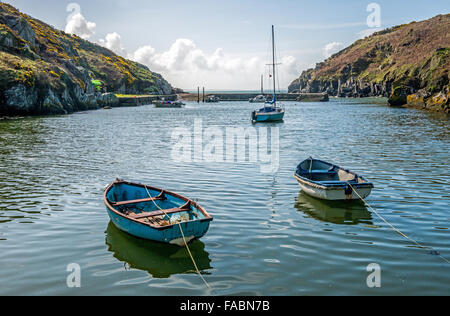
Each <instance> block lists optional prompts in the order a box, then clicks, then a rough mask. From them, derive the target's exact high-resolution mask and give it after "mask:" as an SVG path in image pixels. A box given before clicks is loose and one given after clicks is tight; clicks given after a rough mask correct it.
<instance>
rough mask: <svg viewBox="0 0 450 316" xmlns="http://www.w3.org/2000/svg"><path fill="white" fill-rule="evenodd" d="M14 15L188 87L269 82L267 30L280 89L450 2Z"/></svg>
mask: <svg viewBox="0 0 450 316" xmlns="http://www.w3.org/2000/svg"><path fill="white" fill-rule="evenodd" d="M3 2H7V3H9V4H11V5H13V6H15V7H16V8H18V9H19V10H20V11H22V12H24V13H26V14H28V15H30V16H32V17H35V18H38V19H40V20H42V21H44V22H46V23H48V24H50V25H53V26H54V27H56V28H58V29H61V30H64V31H66V32H68V33H72V34H77V35H79V36H81V37H83V38H85V39H87V40H89V41H92V42H95V43H98V44H99V45H102V46H105V47H107V48H109V49H111V50H113V51H114V52H115V53H117V54H119V55H121V56H123V57H125V58H128V59H131V60H134V61H137V62H140V63H142V64H144V65H146V66H148V67H149V68H150V69H151V70H152V71H155V72H158V73H160V74H162V75H163V76H164V78H165V79H167V80H168V81H169V82H170V83H171V84H172V85H173V86H174V87H178V88H182V89H186V90H191V89H196V87H198V86H200V87H203V86H204V87H206V89H207V90H208V89H209V90H258V89H259V88H260V80H261V79H260V78H261V75H262V74H264V78H265V79H264V82H265V85H266V86H268V85H269V78H270V75H269V68H270V67H268V66H267V64H268V63H270V62H271V25H275V39H276V47H277V54H276V56H277V63H280V65H279V66H278V68H277V69H278V70H277V72H278V81H279V82H278V87H279V88H280V89H287V86H288V85H289V83H290V82H292V81H293V80H294V79H296V78H297V77H299V75H300V74H301V72H302V71H303V70H306V69H308V68H311V67H314V66H315V64H316V63H318V62H322V61H323V60H325V59H326V58H328V57H330V56H331V55H332V54H334V53H337V52H338V51H340V50H342V49H343V48H345V47H347V46H349V45H350V44H352V43H353V42H354V41H356V40H358V39H359V38H363V37H365V36H367V35H370V34H371V33H373V32H375V31H378V30H381V29H385V28H388V27H391V26H395V25H399V24H404V23H409V22H412V21H421V20H425V19H428V18H431V17H433V16H436V15H438V14H446V13H450V1H448V0H445V1H441V0H433V1H423V0H410V1H407V0H391V1H356V0H340V1H325V0H316V1H310V0H308V1H304V0H277V1H265V0H226V1H217V0H190V1H188V0H133V1H126V0H79V1H64V0H63V1H61V0H40V1H33V0H10V1H3Z"/></svg>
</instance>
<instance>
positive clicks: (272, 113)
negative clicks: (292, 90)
mask: <svg viewBox="0 0 450 316" xmlns="http://www.w3.org/2000/svg"><path fill="white" fill-rule="evenodd" d="M272 57H273V58H272V61H273V63H272V66H273V76H272V77H273V100H272V101H270V102H266V104H265V106H264V107H263V108H262V109H259V110H255V111H253V113H252V121H253V122H279V121H282V120H283V118H284V114H285V110H284V109H283V108H281V107H278V106H277V91H276V82H277V81H276V63H275V28H274V26H273V25H272Z"/></svg>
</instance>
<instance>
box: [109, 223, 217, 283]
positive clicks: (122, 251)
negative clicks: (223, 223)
mask: <svg viewBox="0 0 450 316" xmlns="http://www.w3.org/2000/svg"><path fill="white" fill-rule="evenodd" d="M106 244H107V245H108V246H109V247H108V251H110V252H112V253H113V254H114V257H115V258H116V259H118V260H119V261H122V262H124V263H126V264H128V266H129V267H130V268H133V269H138V270H143V271H147V272H148V273H150V274H151V275H152V276H153V277H154V278H169V277H170V276H171V275H174V274H184V273H195V268H194V265H193V263H192V260H191V258H190V256H189V254H188V252H187V250H186V248H181V247H178V246H174V245H168V244H162V243H157V242H152V241H148V240H143V239H139V238H136V237H133V236H131V235H128V234H127V233H124V232H122V231H120V230H119V229H117V227H116V226H114V224H113V223H112V222H110V223H109V225H108V228H107V230H106ZM189 249H190V250H191V253H192V256H193V257H194V259H195V262H196V264H197V266H198V268H199V270H200V271H201V272H202V271H205V270H208V269H212V267H211V260H210V259H209V254H208V253H207V252H206V251H205V244H204V243H203V242H201V241H199V240H197V241H195V242H193V243H192V244H190V245H189Z"/></svg>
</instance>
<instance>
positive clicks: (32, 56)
mask: <svg viewBox="0 0 450 316" xmlns="http://www.w3.org/2000/svg"><path fill="white" fill-rule="evenodd" d="M23 86H24V87H25V90H24V88H21V87H23ZM10 89H16V90H14V91H21V93H24V95H17V93H18V92H8V91H9V90H10ZM105 90H106V91H109V92H118V93H124V94H171V93H172V87H171V86H170V84H169V83H167V81H165V80H164V79H163V78H162V77H161V75H159V74H156V73H153V72H151V71H150V70H149V69H148V68H147V67H145V66H143V65H141V64H138V63H136V62H133V61H130V60H127V59H125V58H123V57H121V56H118V55H116V54H114V53H113V52H112V51H110V50H108V49H106V48H104V47H101V46H99V45H96V44H93V43H91V42H88V41H86V40H83V39H81V38H80V37H78V36H76V35H70V34H67V33H65V32H63V31H60V30H57V29H55V28H53V27H51V26H50V25H48V24H45V23H44V22H42V21H39V20H36V19H33V18H31V17H30V16H28V15H26V14H23V13H21V12H19V11H18V10H17V9H15V8H14V7H12V6H11V5H8V4H6V3H0V104H9V107H8V108H2V105H0V112H6V114H8V113H9V112H11V111H15V110H18V111H23V112H26V113H41V112H42V111H43V109H47V108H51V107H52V104H54V105H55V109H56V110H57V111H61V109H62V112H71V111H76V110H78V109H86V108H91V107H95V106H96V105H95V104H96V100H95V98H94V99H93V98H92V97H90V96H88V95H90V94H92V93H94V92H104V91H105ZM36 93H37V101H36V102H35V103H36V104H34V105H31V104H25V105H26V106H25V105H23V104H22V105H18V104H17V103H18V102H19V101H21V102H22V101H23V102H25V101H28V100H29V99H30V98H28V97H27V96H29V95H32V96H34V95H35V94H36ZM31 99H33V100H34V98H31ZM31 99H30V100H31ZM44 101H45V102H44ZM44 103H46V105H45V107H44V106H42V105H43V104H44ZM59 103H61V104H59ZM60 105H61V106H62V107H61V106H60ZM24 108H26V110H24ZM45 111H47V110H45ZM26 113H24V114H26Z"/></svg>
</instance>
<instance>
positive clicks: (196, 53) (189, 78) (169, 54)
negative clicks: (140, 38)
mask: <svg viewBox="0 0 450 316" xmlns="http://www.w3.org/2000/svg"><path fill="white" fill-rule="evenodd" d="M128 58H130V59H132V60H134V61H137V62H139V63H142V64H144V65H146V66H148V67H149V68H150V69H151V70H153V71H156V72H160V73H161V74H162V75H163V76H164V77H165V78H166V79H167V80H168V81H169V82H170V83H172V84H173V85H174V86H177V87H182V88H194V87H196V86H198V85H200V86H206V87H207V88H209V89H258V87H259V82H260V75H261V74H262V73H265V70H266V64H267V62H266V61H265V60H264V59H262V58H261V57H260V56H256V55H255V56H231V55H227V54H225V52H224V50H223V49H222V48H217V49H216V50H215V51H214V52H213V53H210V54H208V53H205V52H204V51H203V50H201V49H200V48H198V47H197V46H196V44H195V43H194V42H193V41H192V40H190V39H177V40H176V41H175V42H174V43H173V44H172V45H171V46H170V48H169V49H168V50H167V51H165V52H157V51H156V49H155V48H153V47H152V46H149V45H147V46H143V47H140V48H139V49H137V50H136V51H135V52H134V53H132V54H129V55H128ZM280 61H281V63H282V65H281V66H280V67H279V69H278V74H279V77H280V79H281V80H280V88H286V87H287V86H288V85H289V83H290V82H291V81H292V80H293V79H295V78H296V77H297V76H298V74H299V71H298V70H299V69H298V65H297V61H296V59H295V58H294V57H293V56H284V57H282V58H281V60H280ZM267 78H268V76H267Z"/></svg>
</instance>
